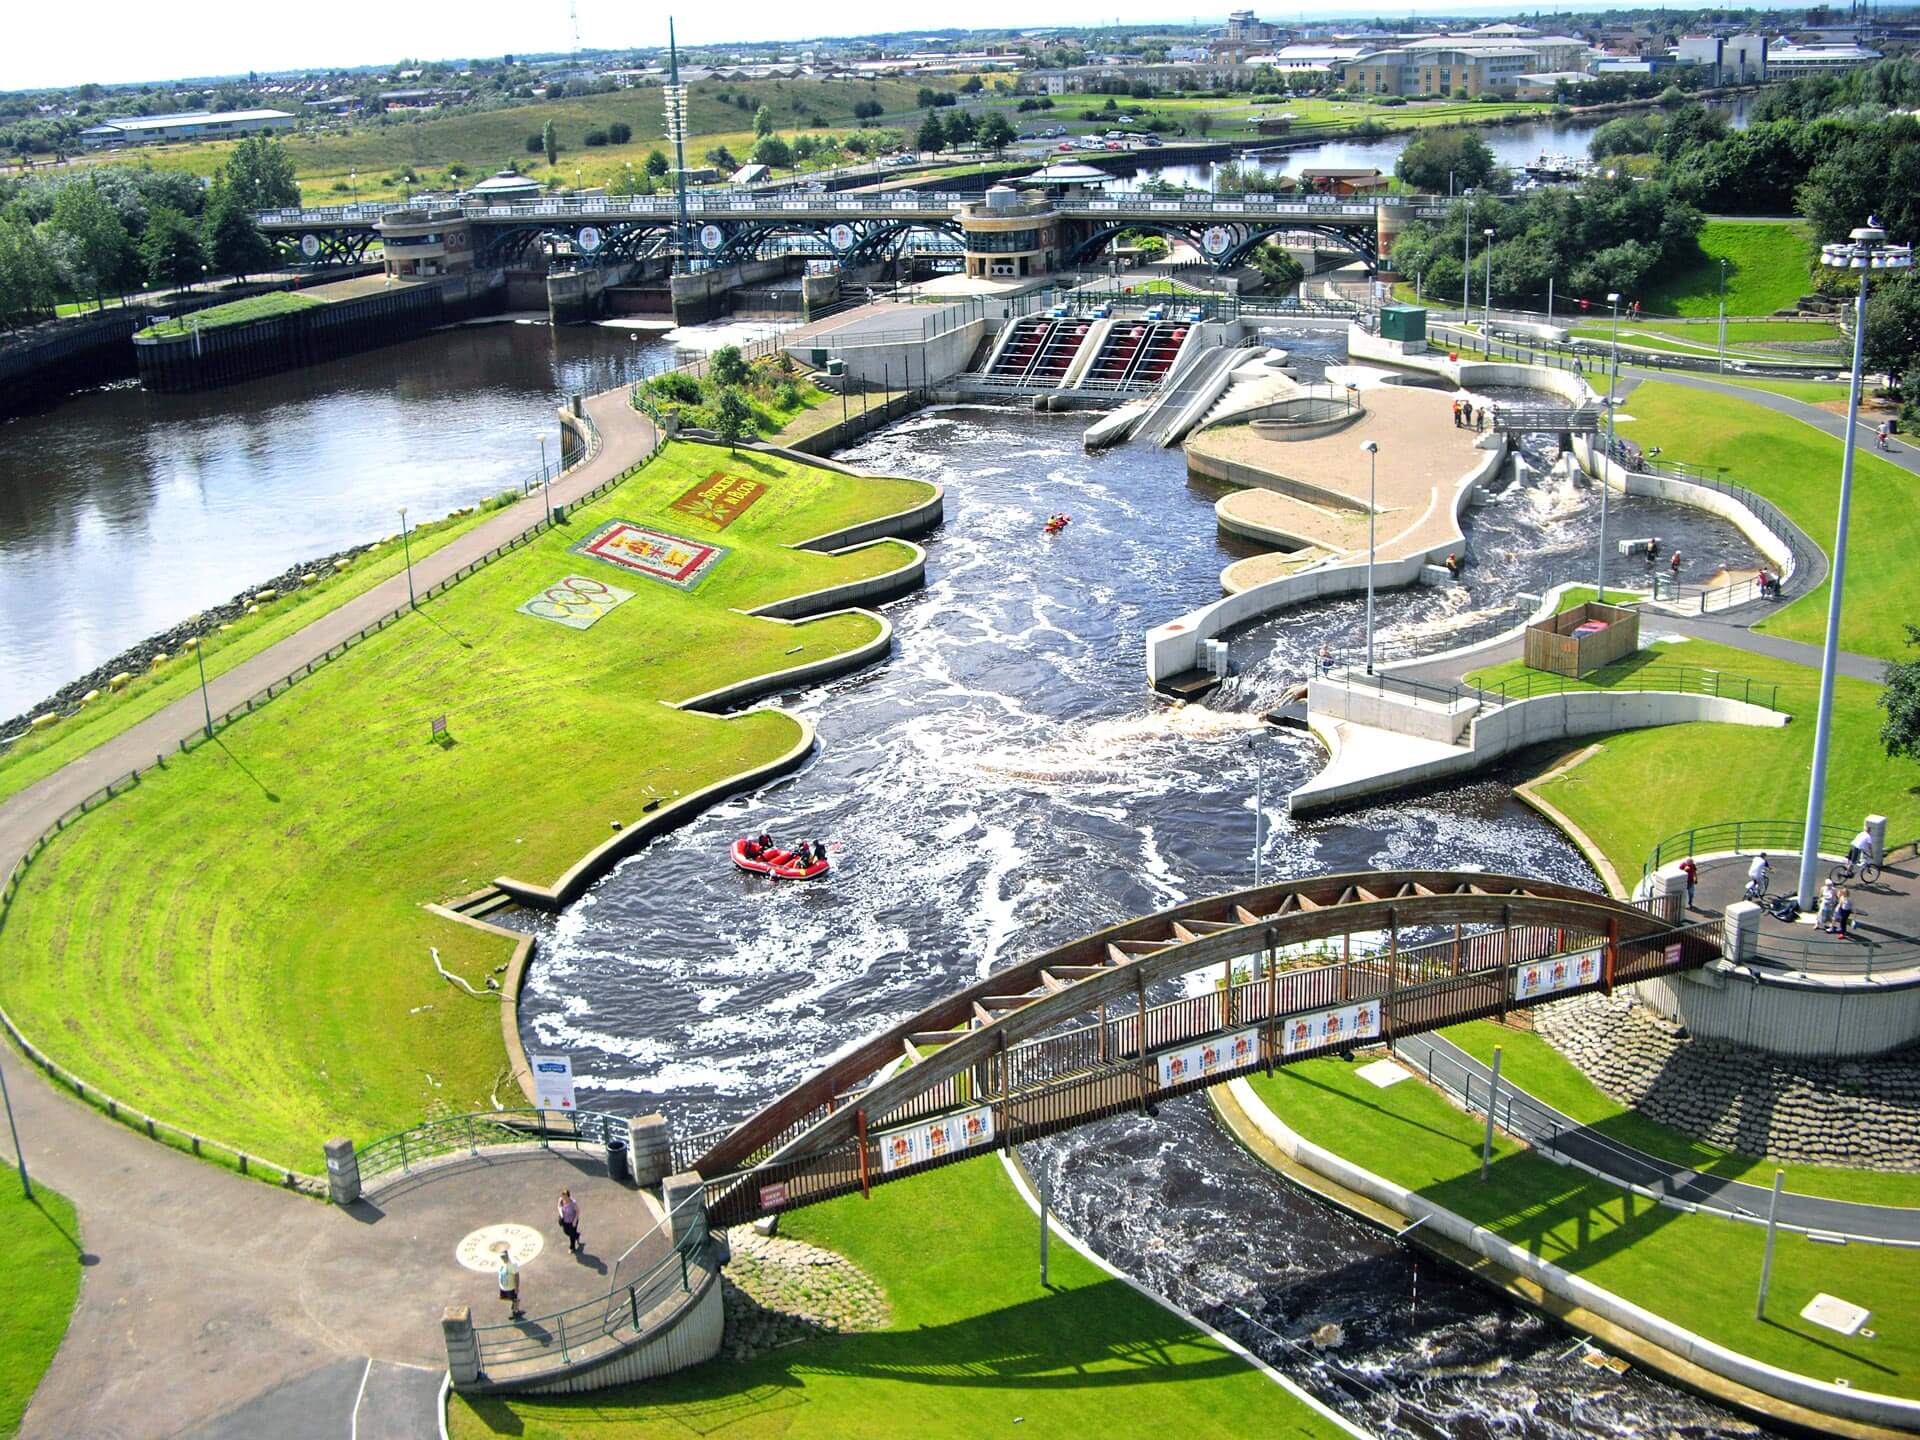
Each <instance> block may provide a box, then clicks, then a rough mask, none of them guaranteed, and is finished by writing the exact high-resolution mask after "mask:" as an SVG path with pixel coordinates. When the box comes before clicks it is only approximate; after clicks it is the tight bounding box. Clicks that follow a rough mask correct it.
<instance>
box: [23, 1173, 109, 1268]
mask: <svg viewBox="0 0 1920 1440" xmlns="http://www.w3.org/2000/svg"><path fill="white" fill-rule="evenodd" d="M27 1204H29V1205H30V1206H32V1207H33V1208H34V1209H35V1210H38V1211H39V1212H40V1218H41V1219H42V1220H44V1221H46V1222H47V1228H48V1229H49V1230H51V1231H53V1233H54V1234H56V1235H58V1236H59V1237H60V1238H61V1239H62V1240H64V1241H66V1242H67V1244H68V1245H69V1246H70V1247H71V1248H72V1250H73V1258H74V1259H75V1260H77V1261H79V1262H80V1264H82V1265H98V1264H99V1263H100V1257H99V1256H98V1255H94V1254H90V1253H89V1252H88V1251H85V1250H82V1249H81V1248H80V1237H79V1236H77V1235H75V1234H73V1233H72V1232H71V1231H69V1230H68V1229H67V1227H66V1226H64V1225H62V1224H61V1223H60V1221H59V1218H58V1217H57V1216H55V1215H54V1213H53V1212H52V1211H51V1210H49V1209H47V1207H46V1205H45V1204H44V1203H43V1202H42V1201H41V1199H40V1192H39V1191H38V1190H35V1191H34V1192H33V1198H32V1199H31V1200H29V1201H27Z"/></svg>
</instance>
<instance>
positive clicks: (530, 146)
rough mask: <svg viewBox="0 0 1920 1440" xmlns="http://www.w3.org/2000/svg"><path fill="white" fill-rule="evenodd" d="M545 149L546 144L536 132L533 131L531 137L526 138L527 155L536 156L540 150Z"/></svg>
mask: <svg viewBox="0 0 1920 1440" xmlns="http://www.w3.org/2000/svg"><path fill="white" fill-rule="evenodd" d="M546 148H547V142H546V141H545V140H544V139H542V138H541V135H540V132H539V131H538V130H536V131H534V132H533V133H532V134H531V135H529V136H527V153H528V154H529V155H538V154H539V153H540V152H541V151H542V150H544V149H546Z"/></svg>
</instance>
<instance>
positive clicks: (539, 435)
mask: <svg viewBox="0 0 1920 1440" xmlns="http://www.w3.org/2000/svg"><path fill="white" fill-rule="evenodd" d="M533 438H534V439H536V440H538V441H539V442H540V494H541V497H542V498H543V499H544V500H545V501H546V502H547V524H548V525H549V526H551V525H552V524H553V489H552V487H551V486H549V485H548V484H547V437H546V434H545V432H544V431H536V432H535V433H534V437H533Z"/></svg>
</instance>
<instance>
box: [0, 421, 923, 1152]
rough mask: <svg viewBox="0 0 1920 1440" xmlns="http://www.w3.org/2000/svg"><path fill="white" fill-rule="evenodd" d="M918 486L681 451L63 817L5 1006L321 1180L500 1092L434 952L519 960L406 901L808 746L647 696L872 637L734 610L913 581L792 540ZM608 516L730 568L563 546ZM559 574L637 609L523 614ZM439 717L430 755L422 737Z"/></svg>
mask: <svg viewBox="0 0 1920 1440" xmlns="http://www.w3.org/2000/svg"><path fill="white" fill-rule="evenodd" d="M715 474H725V475H728V476H740V477H745V478H750V479H754V480H758V481H760V482H762V483H763V484H765V485H766V486H767V487H768V488H767V489H766V491H765V493H764V494H763V495H762V496H761V498H760V499H759V500H758V501H757V503H755V504H754V505H753V506H752V507H751V508H749V509H747V510H746V511H744V512H743V513H742V514H740V515H739V517H738V518H737V519H735V520H734V521H733V523H732V525H731V526H730V527H729V528H726V529H725V530H724V531H723V532H720V533H717V534H716V533H715V530H714V528H713V526H712V525H711V523H710V522H708V521H705V520H701V519H696V518H695V517H693V516H691V515H688V514H683V513H680V512H678V511H674V510H671V509H670V508H669V506H670V505H671V503H672V502H673V501H675V500H676V499H678V498H679V497H681V496H682V494H683V493H684V492H688V491H689V490H690V489H691V488H693V487H695V486H696V485H699V484H701V483H702V482H705V481H707V480H708V479H709V478H710V477H711V476H713V475H715ZM928 494H929V487H928V486H926V485H925V484H923V483H921V482H918V481H907V480H890V479H863V478H857V477H849V476H845V475H841V474H839V473H837V472H833V471H827V470H823V469H817V468H814V467H811V466H801V465H797V464H793V463H791V462H787V461H784V460H777V459H773V458H769V457H764V456H757V455H752V454H749V453H742V454H737V455H736V454H729V453H728V452H727V451H725V450H723V449H718V448H715V447H707V446H697V445H692V444H680V445H673V446H670V447H668V449H667V450H666V451H664V452H663V453H662V455H661V456H660V457H659V458H658V459H657V460H656V461H655V462H654V463H653V464H651V465H649V466H648V467H647V468H645V469H644V470H641V471H640V472H639V473H638V474H637V475H635V476H634V477H632V478H631V479H629V480H627V481H626V482H625V483H624V484H622V485H621V486H619V487H617V488H616V489H615V490H614V491H613V492H611V493H610V494H609V495H607V496H605V497H603V498H602V499H601V500H599V501H597V502H595V503H594V504H593V505H591V506H588V507H583V508H582V509H579V510H576V511H574V512H573V513H572V514H571V515H570V517H569V521H568V523H567V524H566V525H564V526H562V527H560V528H559V529H558V530H556V531H552V532H549V533H547V534H545V535H543V536H541V537H540V538H539V539H538V540H535V541H533V542H532V543H530V544H529V545H527V546H526V547H524V548H523V549H520V550H518V551H515V552H513V553H512V554H510V555H508V556H506V557H503V558H502V559H500V560H498V561H496V562H495V563H494V564H492V565H490V566H488V567H486V568H485V569H483V570H480V571H479V572H477V573H476V574H474V575H473V576H472V577H470V578H469V579H467V580H465V581H463V582H462V583H461V584H459V585H458V586H456V587H454V588H453V589H452V590H450V591H447V592H446V593H444V594H443V595H442V596H440V597H438V598H436V599H435V600H433V601H432V602H430V603H429V604H427V605H426V606H424V607H423V608H422V609H421V610H420V612H419V613H418V614H417V615H409V616H407V617H406V618H404V619H403V620H401V621H400V622H398V623H396V624H394V625H392V626H390V627H388V628H387V629H386V630H384V631H382V632H380V633H379V634H377V635H375V636H373V637H371V638H369V639H368V640H367V641H365V642H364V643H362V644H360V645H358V646H356V647H354V648H353V649H352V650H350V651H348V652H347V653H346V654H345V655H344V656H342V657H341V658H339V659H337V660H335V661H334V662H333V663H332V664H330V665H328V666H326V667H324V668H323V669H321V670H320V671H319V672H318V673H317V674H316V675H315V676H314V677H313V678H312V679H311V680H308V681H303V682H302V683H301V684H299V685H297V686H295V687H294V688H293V689H291V690H290V691H288V692H287V693H286V694H284V695H282V696H281V697H279V698H278V699H276V700H274V701H273V702H271V703H270V704H268V705H266V706H265V707H263V708H262V709H260V710H259V711H257V712H256V713H254V714H253V715H251V716H246V717H244V718H242V719H240V720H238V721H236V722H235V723H234V724H233V725H232V726H231V727H230V728H228V729H226V730H224V731H222V732H221V734H220V735H219V736H218V737H217V739H216V741H215V742H214V743H211V744H207V745H203V746H201V747H199V748H198V749H196V750H194V751H193V752H191V753H190V754H189V755H186V756H184V757H178V758H176V759H174V760H172V761H169V762H168V764H167V765H166V766H165V767H164V769H161V770H156V771H154V772H152V773H150V774H149V775H148V776H147V777H146V778H144V779H143V780H142V782H141V783H140V784H139V785H138V786H137V787H135V788H134V789H133V790H132V791H130V792H128V793H127V794H126V795H124V796H123V797H121V798H119V799H116V800H114V801H113V802H112V803H111V804H108V805H106V806H104V807H102V808H101V809H99V810H96V811H95V812H94V813H93V814H92V815H90V816H88V817H86V818H85V819H83V820H81V821H80V822H78V823H77V824H75V825H73V826H72V827H70V828H69V829H68V830H67V831H66V832H65V833H64V834H63V835H61V836H60V837H59V838H58V839H56V840H55V841H54V842H53V844H52V845H51V846H50V847H49V848H48V849H47V851H46V852H45V853H44V854H43V855H42V856H41V858H40V859H39V860H37V861H36V862H35V863H34V865H33V866H32V868H31V869H30V870H29V872H28V874H27V876H26V878H25V880H24V882H23V884H22V887H21V890H20V893H19V896H18V898H17V899H16V901H15V903H14V906H13V908H12V911H11V913H10V914H9V915H8V916H7V917H6V921H5V924H6V932H5V933H6V938H7V941H8V950H9V952H10V957H11V959H10V964H9V965H8V966H7V967H6V969H5V971H4V972H3V973H0V1000H4V1003H5V1005H6V1007H7V1009H8V1010H9V1012H10V1013H11V1014H12V1015H13V1017H14V1019H15V1020H16V1021H17V1022H18V1023H19V1024H20V1026H21V1028H22V1029H23V1030H25V1031H26V1033H27V1034H28V1035H30V1036H32V1037H33V1038H34V1040H35V1041H36V1042H37V1043H38V1044H39V1045H40V1046H42V1047H43V1048H44V1049H45V1050H46V1051H48V1052H49V1053H50V1054H51V1055H52V1056H53V1057H54V1058H55V1059H56V1060H58V1061H60V1062H61V1063H63V1064H64V1065H66V1066H67V1067H68V1068H70V1069H72V1070H74V1071H76V1072H78V1073H79V1074H81V1075H83V1076H84V1077H86V1078H87V1079H89V1080H90V1081H91V1082H92V1083H94V1084H95V1085H97V1086H99V1087H101V1088H104V1089H106V1090H107V1091H109V1092H110V1093H113V1094H115V1095H117V1096H118V1097H120V1098H121V1099H122V1100H124V1101H126V1102H127V1103H129V1104H133V1105H137V1106H139V1107H141V1108H142V1109H145V1110H148V1111H151V1112H152V1113H154V1114H156V1115H158V1116H160V1117H161V1118H162V1119H165V1120H169V1121H172V1122H175V1123H184V1124H190V1125H192V1126H194V1127H197V1128H199V1129H200V1130H201V1131H202V1133H205V1134H209V1135H214V1136H217V1137H219V1138H220V1139H221V1140H223V1141H224V1142H226V1143H229V1144H234V1145H238V1146H240V1147H242V1148H244V1149H247V1150H249V1151H251V1152H253V1153H254V1154H257V1155H261V1156H264V1157H267V1158H270V1159H272V1160H275V1161H279V1162H282V1163H289V1164H293V1165H296V1166H298V1167H300V1168H304V1169H308V1170H311V1169H314V1168H316V1165H317V1161H318V1147H319V1145H320V1143H321V1142H322V1141H323V1140H324V1139H325V1138H327V1137H328V1136H330V1135H334V1134H344V1135H349V1136H353V1137H356V1138H359V1139H365V1138H368V1137H371V1136H374V1135H378V1134H385V1133H388V1132H390V1131H393V1130H395V1129H398V1128H401V1127H403V1126H405V1125H408V1124H412V1123H415V1122H416V1121H418V1120H419V1119H420V1118H421V1117H422V1116H423V1115H425V1114H428V1113H433V1112H436V1111H444V1110H450V1111H455V1112H457V1111H462V1110H467V1109H474V1108H483V1107H484V1106H486V1105H487V1104H488V1103H489V1097H490V1096H491V1095H492V1094H494V1093H495V1092H496V1091H498V1093H500V1094H501V1095H502V1096H503V1097H505V1098H508V1099H511V1098H512V1096H513V1094H514V1087H513V1084H512V1082H511V1081H510V1080H506V1079H505V1077H504V1076H503V1075H502V1070H503V1052H502V1048H501V1041H500V1022H499V1018H498V1014H497V1006H498V1004H499V1002H498V1000H497V999H495V998H493V997H491V996H489V997H488V998H486V999H475V998H473V997H471V996H468V995H467V994H465V993H463V992H461V991H459V990H457V989H455V988H454V987H452V986H451V985H449V984H448V983H447V982H446V981H444V980H442V979H441V978H439V976H438V975H437V974H436V972H435V969H434V962H433V959H432V956H431V954H430V948H437V949H438V951H439V955H440V958H441V961H442V963H444V964H445V965H446V966H447V968H448V969H450V970H455V971H458V972H460V973H462V974H464V975H465V977H466V978H467V979H468V980H469V982H471V983H473V984H474V985H475V986H476V987H480V986H481V982H482V981H483V979H484V978H485V976H486V975H487V973H488V972H489V971H490V970H491V969H492V967H494V966H496V965H499V964H501V963H502V962H504V960H505V959H506V957H507V953H508V949H509V947H508V946H507V945H506V943H505V942H503V941H501V940H499V939H498V938H496V937H493V936H489V935H485V934H483V933H480V932H477V931H474V930H472V929H471V928H469V927H466V926H461V925H456V924H452V923H449V922H446V921H443V920H441V919H439V918H438V917H436V916H434V915H432V914H430V913H428V912H427V911H426V910H424V909H422V908H421V907H422V905H423V904H424V903H425V902H430V901H436V900H445V899H448V898H451V897H454V896H458V895H461V894H465V893H468V892H470V891H472V890H474V889H476V888H478V887H480V886H482V885H484V884H486V883H487V882H489V881H491V880H492V879H493V878H495V877H496V876H499V875H502V874H512V875H514V876H516V877H518V878H521V879H527V880H535V881H542V882H550V881H552V880H553V879H554V878H555V877H557V876H558V875H559V874H560V873H561V872H562V871H563V870H565V869H566V868H567V867H568V866H570V865H571V864H572V863H573V862H574V861H576V860H578V859H579V858H580V857H581V856H582V855H583V854H585V853H586V852H587V851H588V850H589V849H591V848H592V847H593V846H595V845H597V844H598V843H599V842H600V841H601V840H603V839H605V838H606V836H607V834H608V824H609V822H610V821H612V820H621V821H631V820H632V819H634V818H635V817H636V816H637V815H638V814H640V813H641V810H642V807H643V806H644V805H645V804H646V803H647V802H648V801H649V800H653V799H656V798H657V799H663V800H666V799H671V798H672V797H673V796H675V795H678V794H684V793H688V792H691V791H693V790H696V789H699V788H701V787H703V786H705V785H708V784H711V783H713V782H715V781H717V780H720V779H722V778H724V777H727V776H730V775H734V774H737V773H739V772H740V771H741V770H743V769H746V768H748V767H750V766H753V765H756V764H759V763H761V762H763V761H765V760H767V759H770V758H772V757H773V756H775V755H777V754H781V753H783V752H785V751H786V750H787V749H788V748H789V747H790V746H791V745H792V744H793V743H794V741H795V739H796V738H797V737H798V735H799V733H800V732H799V729H798V726H797V724H796V722H795V721H793V720H792V719H791V718H789V717H788V716H786V715H785V714H783V713H781V712H779V711H777V710H771V709H769V710H755V711H750V712H747V713H745V714H741V715H737V716H732V717H722V716H716V715H706V714H696V713H691V712H684V711H679V710H675V709H672V708H670V707H669V706H667V705H663V704H661V703H659V702H660V701H662V700H675V699H684V698H687V697H690V696H693V695H695V694H700V693H704V692H707V691H710V690H712V689H714V688H715V687H717V686H720V685H724V684H726V683H728V682H730V681H733V680H737V679H742V678H746V677H749V676H753V675H759V674H763V673H766V672H768V671H772V670H780V669H786V668H790V667H792V666H795V665H801V664H805V663H807V662H808V661H810V660H817V659H821V658H825V657H828V656H831V655H834V654H838V653H842V652H845V651H847V650H849V649H853V648H855V647H857V646H860V645H862V644H865V643H866V642H868V641H870V640H871V639H872V638H873V637H874V635H875V634H876V633H877V622H875V621H874V620H872V619H870V618H867V617H866V616H863V615H857V614H848V615H839V616H833V617H823V618H821V619H818V620H814V621H811V622H808V623H805V624H802V625H799V626H791V625H784V624H780V623H778V622H774V621H770V620H757V619H753V618H750V617H748V616H746V615H743V614H740V613H738V611H739V608H745V607H751V606H754V605H758V604H763V603H765V602H768V601H771V600H773V599H776V598H780V597H783V596H788V595H793V594H798V593H802V592H806V591H811V590H816V589H819V588H822V587H824V586H828V585H831V584H834V583H837V582H843V581H848V580H854V579H859V578H863V577H867V576H872V575H876V574H881V573H885V572H888V571H891V570H894V569H897V568H899V567H900V566H901V565H902V564H903V563H904V562H905V561H906V560H907V558H908V555H909V552H908V550H907V548H906V547H905V546H903V545H900V544H898V543H897V542H892V541H889V542H884V543H882V544H879V545H876V546H872V547H869V548H866V549H863V550H860V551H857V552H854V553H852V554H849V555H845V556H828V555H822V554H816V553H813V552H807V551H796V550H791V549H788V548H786V543H787V542H789V541H793V540H799V539H803V538H806V537H810V536H813V535H816V534H821V533H824V532H827V531H831V530H834V529H838V528H841V527H843V526H845V525H847V524H849V523H852V522H854V521H856V520H859V519H863V518H868V517H871V516H875V515H881V514H890V513H894V512H897V511H899V510H901V509H903V508H905V507H907V506H910V505H913V504H916V503H919V502H921V501H923V500H924V499H925V497H926V496H927V495H928ZM613 519H625V520H631V521H634V522H637V523H640V524H652V525H655V526H658V527H659V528H662V529H665V530H667V531H669V532H671V533H673V534H675V535H681V536H693V537H699V536H710V537H712V538H713V539H714V540H716V541H717V542H718V543H720V544H721V545H724V546H725V547H727V548H728V549H729V550H730V552H731V553H730V554H728V555H726V556H725V557H724V558H722V559H721V560H720V561H719V562H718V564H717V565H716V566H715V567H714V568H713V569H712V570H711V571H710V572H709V573H708V574H707V576H706V578H705V579H704V580H703V581H702V582H701V583H700V585H699V587H698V588H697V589H695V590H693V591H691V592H682V591H680V590H676V589H673V588H671V587H669V586H667V585H664V584H661V583H659V582H655V581H652V580H649V579H647V578H644V577H642V576H638V575H633V574H631V573H629V572H626V571H623V570H620V569H617V568H615V567H613V566H610V565H608V564H607V563H605V562H603V561H600V560H597V559H594V558H591V557H587V556H582V555H576V554H572V553H569V551H568V549H567V547H568V546H569V545H571V544H574V543H575V542H578V541H582V540H585V539H587V538H589V537H591V536H592V535H594V534H595V533H597V531H598V530H599V529H600V528H601V527H602V526H603V525H604V524H605V523H606V522H608V521H610V520H613ZM568 575H582V576H588V577H591V578H593V579H597V580H601V581H605V582H607V583H609V584H613V585H616V586H618V587H619V588H621V589H624V590H629V591H632V592H633V599H631V600H629V601H627V602H626V603H625V604H623V605H621V606H619V607H618V608H616V609H613V610H612V611H611V612H609V613H608V614H606V615H605V617H604V618H602V619H601V620H600V621H599V622H598V623H597V624H596V625H595V626H594V627H593V628H592V629H588V630H572V629H568V628H566V627H564V626H562V625H559V624H556V623H553V622H551V621H548V620H542V619H536V618H533V617H531V616H528V615H524V614H520V613H517V611H516V607H517V606H519V605H520V604H521V603H522V602H524V601H528V600H530V599H532V598H534V597H535V596H536V595H538V594H540V593H541V592H543V591H544V590H545V589H546V588H547V587H549V586H552V585H553V584H555V583H556V582H557V581H559V580H560V579H562V578H563V577H565V576H568ZM436 715H445V716H446V717H447V720H448V728H449V733H450V736H451V740H452V743H451V744H449V745H447V746H445V747H444V748H442V747H441V746H438V745H435V744H432V743H429V736H428V721H429V719H430V718H431V717H433V716H436ZM722 863H723V857H719V856H716V857H715V865H716V867H719V866H720V865H721V864H722ZM136 876H137V877H138V879H137V881H136V880H134V879H132V877H136ZM76 997H85V998H84V1002H83V1003H76Z"/></svg>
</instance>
